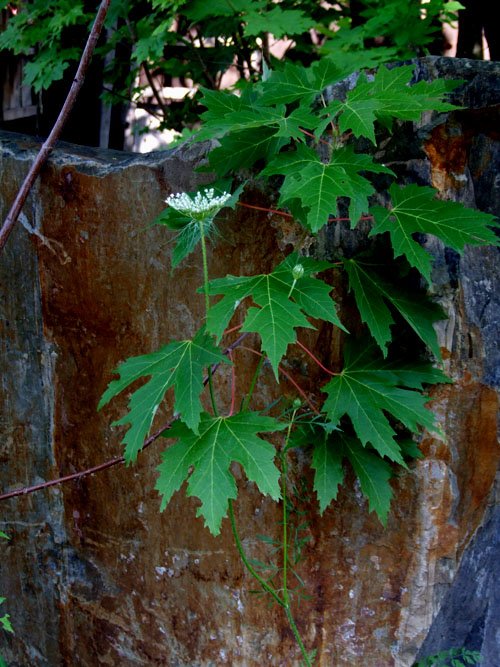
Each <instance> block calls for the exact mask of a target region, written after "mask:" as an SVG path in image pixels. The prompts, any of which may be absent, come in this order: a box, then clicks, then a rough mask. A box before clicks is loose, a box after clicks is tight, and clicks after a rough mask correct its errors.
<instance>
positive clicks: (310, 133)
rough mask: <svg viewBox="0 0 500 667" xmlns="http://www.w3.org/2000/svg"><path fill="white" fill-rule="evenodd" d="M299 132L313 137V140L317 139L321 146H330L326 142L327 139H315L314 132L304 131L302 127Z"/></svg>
mask: <svg viewBox="0 0 500 667" xmlns="http://www.w3.org/2000/svg"><path fill="white" fill-rule="evenodd" d="M299 130H300V131H301V132H303V133H304V134H305V135H306V136H308V137H311V139H316V141H319V143H320V144H325V145H326V146H329V145H330V144H329V143H328V141H325V139H317V137H315V136H314V134H313V133H312V132H308V131H307V130H304V129H303V128H302V127H299Z"/></svg>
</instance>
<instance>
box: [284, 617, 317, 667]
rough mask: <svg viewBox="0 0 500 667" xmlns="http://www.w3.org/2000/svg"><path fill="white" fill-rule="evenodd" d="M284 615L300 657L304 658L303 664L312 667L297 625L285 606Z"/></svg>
mask: <svg viewBox="0 0 500 667" xmlns="http://www.w3.org/2000/svg"><path fill="white" fill-rule="evenodd" d="M285 613H286V617H287V619H288V623H289V625H290V627H291V628H292V632H293V636H294V637H295V640H296V642H297V644H298V645H299V648H300V652H301V653H302V657H303V658H304V663H305V664H306V665H307V667H312V663H311V661H310V659H309V655H308V653H307V651H306V647H305V646H304V642H303V641H302V637H301V636H300V632H299V629H298V628H297V625H296V623H295V619H294V618H293V615H292V611H291V609H290V606H289V605H287V606H286V607H285Z"/></svg>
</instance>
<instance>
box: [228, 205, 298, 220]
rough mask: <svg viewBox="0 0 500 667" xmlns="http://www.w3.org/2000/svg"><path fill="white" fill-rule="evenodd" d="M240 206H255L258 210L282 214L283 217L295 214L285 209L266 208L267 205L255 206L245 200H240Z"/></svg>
mask: <svg viewBox="0 0 500 667" xmlns="http://www.w3.org/2000/svg"><path fill="white" fill-rule="evenodd" d="M238 206H243V207H244V208H253V209H255V210H256V211H266V213H276V214H277V215H281V216H282V217H283V218H291V219H292V218H293V215H291V214H290V213H285V212H284V211H278V210H276V209H274V208H266V207H265V206H254V205H253V204H246V203H245V202H242V201H239V202H238Z"/></svg>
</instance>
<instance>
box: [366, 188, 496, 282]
mask: <svg viewBox="0 0 500 667" xmlns="http://www.w3.org/2000/svg"><path fill="white" fill-rule="evenodd" d="M389 193H390V195H391V199H392V205H391V207H390V208H389V209H385V208H382V207H381V206H375V207H373V208H372V209H371V212H372V214H373V216H374V218H375V224H374V226H373V228H372V230H371V232H370V236H374V235H375V234H382V233H384V232H389V235H390V238H391V243H392V247H393V248H394V256H395V257H399V256H401V255H404V256H405V257H406V259H407V260H408V262H409V264H410V265H411V266H414V267H415V268H417V269H418V270H419V271H420V273H422V275H423V276H424V277H425V278H426V279H427V280H428V281H429V282H430V280H431V257H430V255H429V254H428V253H427V252H426V251H425V250H424V249H423V248H422V246H421V245H420V244H419V243H418V242H417V241H416V240H415V239H414V238H413V234H414V233H424V234H433V235H434V236H437V237H438V238H440V239H441V240H442V241H443V242H444V243H445V245H447V246H449V247H450V248H453V249H454V250H456V251H457V252H461V251H462V250H463V249H464V246H465V245H466V244H469V245H485V244H490V245H498V244H499V241H498V238H497V237H496V235H495V232H494V231H493V230H492V229H490V226H493V225H495V224H496V223H495V218H494V217H493V216H492V215H489V214H488V213H482V212H481V211H477V210H475V209H470V208H465V207H464V206H462V204H459V203H457V202H450V201H442V200H440V199H436V194H437V191H436V190H434V188H429V187H422V186H419V185H414V184H412V185H408V186H406V187H402V188H401V187H399V186H397V185H395V184H393V185H391V187H390V189H389Z"/></svg>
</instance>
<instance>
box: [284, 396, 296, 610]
mask: <svg viewBox="0 0 500 667" xmlns="http://www.w3.org/2000/svg"><path fill="white" fill-rule="evenodd" d="M296 414H297V408H296V409H295V410H294V411H293V413H292V418H291V419H290V423H289V424H288V430H287V433H286V438H285V445H284V447H283V452H282V454H281V495H282V499H283V500H282V502H283V600H284V601H285V604H286V605H287V606H289V604H290V596H289V594H288V501H287V489H286V483H287V477H288V461H287V458H286V455H287V449H288V443H289V442H290V435H291V433H292V427H293V423H294V421H295V415H296Z"/></svg>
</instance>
